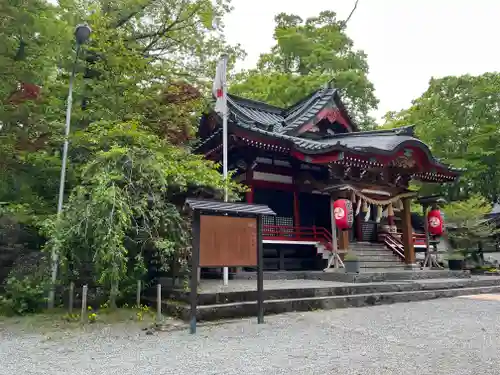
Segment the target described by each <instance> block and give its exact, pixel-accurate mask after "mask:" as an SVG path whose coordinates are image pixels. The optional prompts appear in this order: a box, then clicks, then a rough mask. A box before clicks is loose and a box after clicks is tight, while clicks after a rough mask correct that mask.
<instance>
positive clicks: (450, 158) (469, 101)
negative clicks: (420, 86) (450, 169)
mask: <svg viewBox="0 0 500 375" xmlns="http://www.w3.org/2000/svg"><path fill="white" fill-rule="evenodd" d="M499 100H500V75H499V74H498V73H485V74H483V75H480V76H470V75H464V76H460V77H454V76H450V77H444V78H440V79H432V80H431V81H430V83H429V88H428V89H427V91H426V92H425V93H424V94H423V95H422V96H421V97H419V98H417V99H416V100H415V101H414V102H413V105H412V106H411V107H410V108H408V109H406V110H404V111H401V112H399V113H394V112H393V113H388V114H387V115H386V124H385V125H384V126H385V127H396V126H403V125H410V124H412V125H416V133H417V135H418V137H419V138H420V139H422V141H424V142H425V143H426V144H428V145H429V146H430V148H431V149H432V152H433V154H434V155H435V156H436V157H439V158H440V159H442V160H443V161H445V162H447V163H450V164H452V165H453V166H455V167H459V168H466V169H467V171H466V173H465V174H464V176H463V178H461V182H460V183H459V184H456V185H452V186H447V187H433V188H432V189H429V188H426V189H427V192H430V191H431V190H432V191H433V192H436V191H439V192H441V193H444V194H445V195H446V196H447V198H448V200H456V199H461V198H467V197H468V196H470V195H471V194H475V193H477V194H481V195H482V196H484V197H486V198H487V199H489V200H490V201H492V202H493V201H497V200H498V197H499V195H500V174H499V171H500V170H499V165H500V164H499V163H500V153H499V151H498V150H497V148H498V147H497V142H498V141H499V140H500V139H499V135H498V130H497V129H498V124H500V112H499V111H498V103H499Z"/></svg>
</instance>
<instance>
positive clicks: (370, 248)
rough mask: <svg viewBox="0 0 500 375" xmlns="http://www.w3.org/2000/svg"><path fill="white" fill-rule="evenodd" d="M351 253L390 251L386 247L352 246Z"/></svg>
mask: <svg viewBox="0 0 500 375" xmlns="http://www.w3.org/2000/svg"><path fill="white" fill-rule="evenodd" d="M350 249H351V251H361V250H364V251H374V250H386V251H387V250H389V249H388V248H387V247H385V246H380V245H379V246H351V247H350Z"/></svg>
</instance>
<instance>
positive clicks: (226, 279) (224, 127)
mask: <svg viewBox="0 0 500 375" xmlns="http://www.w3.org/2000/svg"><path fill="white" fill-rule="evenodd" d="M222 59H225V60H226V61H225V63H224V66H225V67H227V60H228V56H227V55H223V56H222ZM222 98H223V100H224V113H223V114H222V175H223V177H224V202H227V201H228V188H227V175H228V172H227V169H228V168H227V167H228V165H227V163H228V162H227V116H228V113H227V111H228V108H227V82H226V71H225V70H224V82H223V90H222ZM223 280H224V286H227V285H228V284H229V268H228V267H224V268H223Z"/></svg>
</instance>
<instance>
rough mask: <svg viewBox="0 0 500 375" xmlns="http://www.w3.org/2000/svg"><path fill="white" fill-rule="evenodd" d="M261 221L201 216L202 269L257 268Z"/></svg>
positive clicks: (253, 218) (244, 218)
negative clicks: (258, 223) (258, 235)
mask: <svg viewBox="0 0 500 375" xmlns="http://www.w3.org/2000/svg"><path fill="white" fill-rule="evenodd" d="M257 220H258V219H257V218H256V217H234V216H210V215H201V216H200V263H199V265H200V267H243V266H256V265H257Z"/></svg>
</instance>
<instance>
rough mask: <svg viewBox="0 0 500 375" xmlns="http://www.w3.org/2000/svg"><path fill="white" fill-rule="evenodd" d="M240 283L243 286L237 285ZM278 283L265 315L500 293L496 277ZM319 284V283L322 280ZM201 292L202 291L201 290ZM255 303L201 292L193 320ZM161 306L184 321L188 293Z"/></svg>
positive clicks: (230, 314)
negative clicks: (302, 285)
mask: <svg viewBox="0 0 500 375" xmlns="http://www.w3.org/2000/svg"><path fill="white" fill-rule="evenodd" d="M415 273H417V272H415ZM235 283H237V281H235ZM240 283H243V282H242V281H240ZM246 283H247V284H248V283H251V284H252V286H253V284H254V283H253V281H252V282H248V281H247V282H246ZM277 283H278V284H280V283H290V288H278V289H267V288H266V289H265V290H264V300H265V306H264V308H265V313H266V314H279V313H284V312H292V311H311V310H316V309H338V308H346V307H362V306H373V305H381V304H390V303H397V302H414V301H424V300H430V299H435V298H446V297H456V296H461V295H473V294H481V293H499V292H500V278H499V277H486V278H482V279H481V278H472V279H464V278H462V279H450V280H434V281H426V280H419V281H401V282H393V283H379V284H376V283H371V284H350V285H349V284H345V285H339V286H326V285H328V284H329V283H325V284H326V285H325V287H320V286H318V287H312V288H311V287H305V288H300V287H299V288H297V282H296V281H295V282H294V281H283V282H282V281H278V282H277ZM319 283H320V284H321V282H319ZM269 286H270V285H269ZM201 289H202V290H203V286H202V288H201ZM236 289H238V288H236ZM256 299H257V295H256V291H255V289H253V290H234V291H217V292H209V291H206V292H203V293H200V294H198V307H197V319H198V320H200V321H203V320H205V321H209V320H219V319H228V318H239V317H250V316H255V315H256V314H257V309H256V307H257V306H256V303H255V301H256ZM150 302H154V299H151V300H150ZM163 307H164V309H165V311H166V312H167V313H169V314H171V315H174V316H178V317H180V318H182V319H184V320H186V321H188V320H189V318H190V316H189V311H190V305H189V295H188V293H187V292H184V291H177V292H176V293H174V294H172V295H170V296H169V299H168V300H164V301H163ZM374 313H376V312H374Z"/></svg>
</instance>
